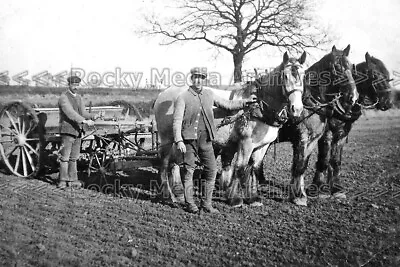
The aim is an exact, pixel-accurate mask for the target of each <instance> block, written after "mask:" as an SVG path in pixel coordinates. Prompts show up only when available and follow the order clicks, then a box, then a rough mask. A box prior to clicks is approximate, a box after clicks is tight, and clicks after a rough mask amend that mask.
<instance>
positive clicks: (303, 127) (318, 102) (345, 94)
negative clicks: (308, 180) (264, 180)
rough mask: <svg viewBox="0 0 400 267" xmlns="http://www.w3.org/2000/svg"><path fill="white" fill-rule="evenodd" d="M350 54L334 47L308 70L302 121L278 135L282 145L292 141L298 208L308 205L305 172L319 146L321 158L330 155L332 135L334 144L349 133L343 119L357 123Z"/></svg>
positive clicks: (289, 124)
mask: <svg viewBox="0 0 400 267" xmlns="http://www.w3.org/2000/svg"><path fill="white" fill-rule="evenodd" d="M349 52H350V45H348V46H347V47H346V48H345V49H344V50H338V49H336V47H335V46H333V48H332V51H331V53H329V54H327V55H325V56H324V57H323V58H322V59H321V60H319V61H318V62H316V63H315V64H313V65H312V66H311V67H310V68H308V69H307V70H306V71H305V76H304V93H303V103H304V108H305V109H304V110H303V113H302V115H301V117H300V119H290V120H289V121H288V122H287V123H286V124H284V125H283V127H282V128H281V130H280V132H279V137H278V138H279V139H278V140H279V142H285V141H289V142H291V143H292V145H293V165H292V181H291V184H292V192H291V200H292V201H293V202H294V203H295V204H297V205H301V206H306V205H307V194H306V192H305V188H304V172H305V171H306V169H307V166H308V161H309V158H310V155H311V153H312V151H313V150H314V148H315V146H316V145H317V143H318V144H319V148H320V149H321V151H322V152H321V155H322V154H324V155H327V154H328V153H327V152H326V151H327V150H326V148H328V145H327V144H328V143H329V144H330V143H331V141H332V140H333V139H332V138H333V136H334V140H335V141H336V140H337V141H339V140H342V138H343V136H345V135H346V134H345V133H348V131H349V130H350V129H349V127H348V125H347V124H346V123H343V120H350V121H351V120H352V121H354V119H353V117H354V116H359V115H358V114H359V113H360V112H361V111H360V109H357V108H355V103H356V101H357V99H358V95H359V94H358V92H357V88H356V85H355V82H354V78H353V75H352V64H351V62H350V61H349V59H348V55H349ZM356 107H358V106H356ZM345 125H347V126H346V127H345ZM349 125H351V123H350V124H349ZM319 140H322V141H319ZM335 149H337V148H335ZM321 158H322V157H321ZM324 162H325V161H324ZM319 165H322V164H321V162H319ZM335 167H336V166H335ZM319 170H322V168H319Z"/></svg>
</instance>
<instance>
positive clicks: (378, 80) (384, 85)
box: [355, 52, 393, 111]
mask: <svg viewBox="0 0 400 267" xmlns="http://www.w3.org/2000/svg"><path fill="white" fill-rule="evenodd" d="M355 74H356V75H357V74H363V78H364V79H363V80H362V81H361V82H360V83H359V84H358V85H357V88H358V91H359V93H360V101H359V102H360V103H361V104H362V105H365V103H364V101H365V98H366V97H367V98H369V99H370V100H371V101H372V102H373V104H372V105H370V106H371V107H375V108H377V109H380V110H383V111H385V110H388V109H389V108H391V107H392V105H393V103H392V99H391V86H390V84H389V82H390V81H391V79H390V75H389V71H388V70H387V68H386V67H385V65H384V64H383V62H382V61H381V60H379V59H377V58H374V57H371V56H370V54H369V53H368V52H367V53H366V54H365V62H362V63H359V64H357V66H356V67H355Z"/></svg>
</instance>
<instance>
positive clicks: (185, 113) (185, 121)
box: [172, 87, 247, 142]
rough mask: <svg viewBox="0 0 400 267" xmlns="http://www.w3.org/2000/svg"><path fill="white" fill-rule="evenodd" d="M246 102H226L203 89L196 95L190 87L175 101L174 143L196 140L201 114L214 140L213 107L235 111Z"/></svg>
mask: <svg viewBox="0 0 400 267" xmlns="http://www.w3.org/2000/svg"><path fill="white" fill-rule="evenodd" d="M246 102H247V100H226V99H224V98H222V97H220V96H218V95H215V94H214V93H213V91H212V90H210V89H207V88H203V90H202V91H201V92H200V93H198V92H196V91H195V90H193V89H192V88H191V87H189V89H188V90H187V91H184V92H182V93H181V94H180V95H179V96H178V98H177V99H176V101H175V110H174V122H173V126H172V127H173V133H174V141H175V142H179V141H183V140H195V139H197V128H198V125H199V119H200V115H201V112H203V117H204V122H205V125H206V128H207V130H208V133H209V136H210V139H211V140H214V138H215V133H216V131H217V130H216V128H215V125H214V114H213V105H215V106H217V107H219V108H223V109H227V110H237V109H242V108H244V107H245V106H246Z"/></svg>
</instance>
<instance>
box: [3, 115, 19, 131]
mask: <svg viewBox="0 0 400 267" xmlns="http://www.w3.org/2000/svg"><path fill="white" fill-rule="evenodd" d="M6 115H7V117H8V119H9V120H10V122H11V124H12V126H13V127H14V129H15V130H16V131H17V133H18V134H19V132H18V128H17V125H16V124H15V121H14V120H13V118H12V116H11V115H10V112H8V110H6Z"/></svg>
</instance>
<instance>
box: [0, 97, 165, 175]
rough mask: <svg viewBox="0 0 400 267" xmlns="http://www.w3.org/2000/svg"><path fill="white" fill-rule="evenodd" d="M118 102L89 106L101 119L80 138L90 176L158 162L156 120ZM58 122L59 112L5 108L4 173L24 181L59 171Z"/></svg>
mask: <svg viewBox="0 0 400 267" xmlns="http://www.w3.org/2000/svg"><path fill="white" fill-rule="evenodd" d="M119 103H122V105H116V106H102V107H88V109H89V112H92V113H100V114H101V115H102V116H101V118H100V119H98V120H96V121H95V126H94V127H89V128H87V129H86V131H85V134H84V136H83V139H82V146H81V158H80V160H79V161H80V162H79V163H80V166H84V170H85V171H86V172H87V175H88V176H91V175H93V174H100V175H102V176H105V175H107V173H110V172H111V173H112V172H117V171H120V170H124V169H126V168H138V167H143V166H155V165H157V164H158V157H157V150H158V145H157V144H158V140H157V131H156V127H155V125H154V121H149V120H148V121H145V120H142V118H141V116H140V114H136V116H131V115H129V113H130V108H131V107H132V105H125V106H124V105H123V104H124V102H123V101H119ZM136 112H137V109H136ZM58 122H59V110H58V108H32V107H30V106H29V105H27V104H25V103H23V102H21V101H15V102H12V103H9V104H7V105H5V106H4V107H3V109H2V110H1V112H0V154H1V159H2V162H3V163H4V165H5V166H6V169H7V170H8V171H9V172H10V173H12V174H14V175H16V176H20V177H34V176H36V175H38V174H39V173H42V172H46V171H49V170H51V169H58V157H59V150H60V144H61V137H60V135H59V133H58Z"/></svg>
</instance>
